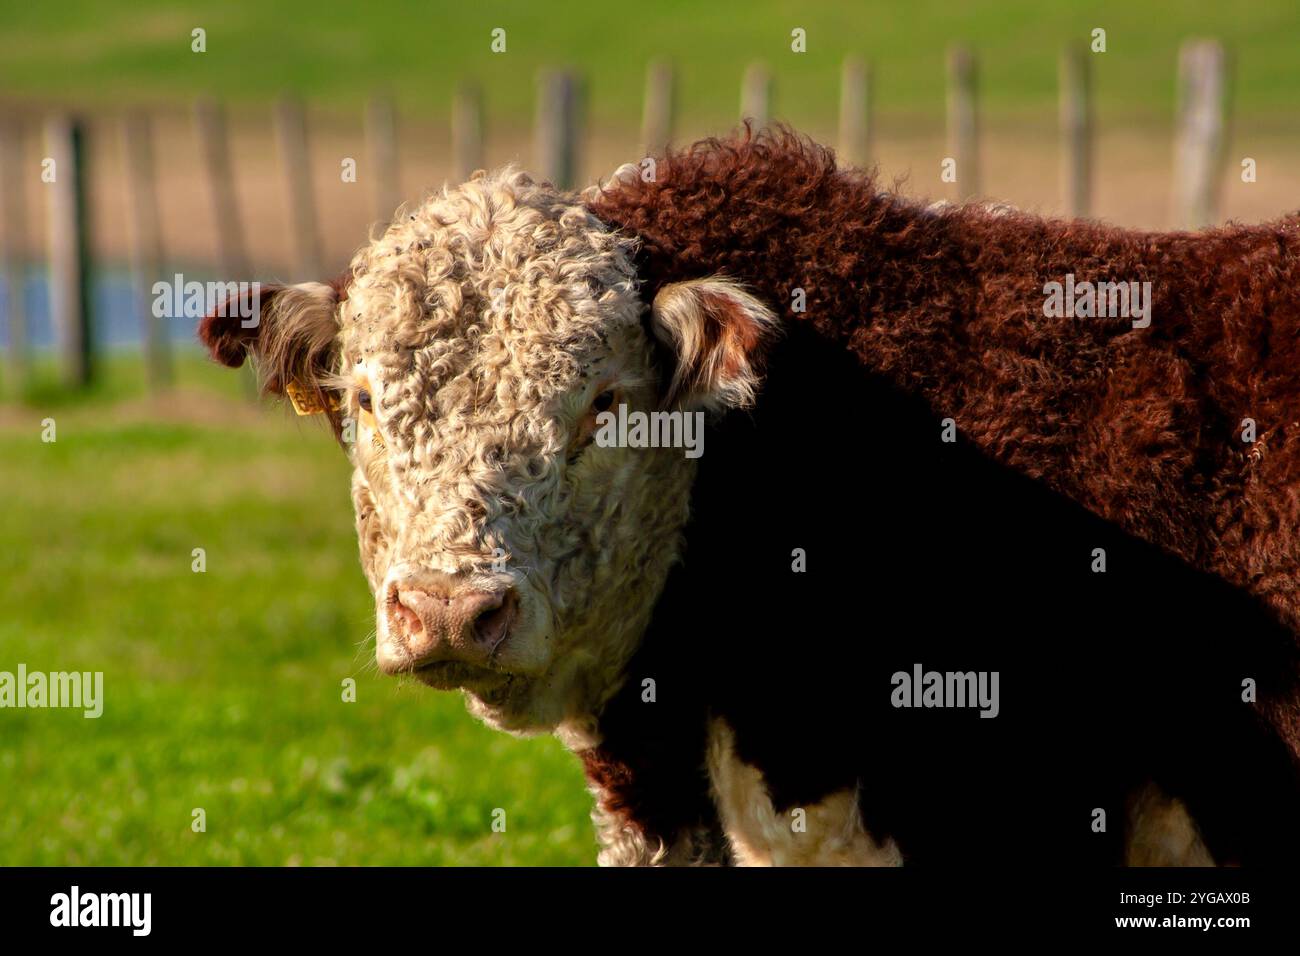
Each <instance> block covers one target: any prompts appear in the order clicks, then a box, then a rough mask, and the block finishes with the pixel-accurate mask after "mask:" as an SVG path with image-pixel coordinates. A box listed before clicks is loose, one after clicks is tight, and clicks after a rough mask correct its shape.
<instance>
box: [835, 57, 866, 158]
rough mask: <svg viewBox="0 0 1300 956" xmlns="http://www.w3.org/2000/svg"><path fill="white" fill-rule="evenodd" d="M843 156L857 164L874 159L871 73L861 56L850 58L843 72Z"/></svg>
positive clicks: (841, 131)
mask: <svg viewBox="0 0 1300 956" xmlns="http://www.w3.org/2000/svg"><path fill="white" fill-rule="evenodd" d="M839 145H840V150H839V152H840V159H841V160H842V161H843V162H845V163H847V164H849V165H853V166H866V165H867V164H868V163H870V161H871V72H870V69H869V68H868V67H867V64H866V62H865V61H863V60H862V59H861V58H860V57H846V58H845V60H844V66H843V68H842V69H841V71H840V144H839Z"/></svg>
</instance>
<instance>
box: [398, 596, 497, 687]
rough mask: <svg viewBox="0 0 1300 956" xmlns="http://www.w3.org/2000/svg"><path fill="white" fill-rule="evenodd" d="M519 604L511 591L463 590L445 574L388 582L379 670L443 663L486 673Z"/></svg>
mask: <svg viewBox="0 0 1300 956" xmlns="http://www.w3.org/2000/svg"><path fill="white" fill-rule="evenodd" d="M518 606H519V600H518V596H517V595H516V593H515V591H514V589H513V588H502V589H498V590H482V589H479V588H472V587H466V586H465V585H464V584H463V583H461V582H457V581H456V580H455V579H454V578H451V577H449V576H446V575H420V576H414V577H407V578H403V579H398V580H395V581H390V582H388V585H387V588H386V593H385V602H384V612H385V618H386V624H387V629H388V640H387V641H386V642H383V643H382V644H381V645H380V648H379V653H378V654H377V659H378V663H379V668H380V670H382V671H384V672H385V673H390V674H392V673H399V672H403V671H416V670H419V669H420V668H423V667H430V666H432V665H435V664H445V663H453V664H466V665H469V666H470V667H481V668H487V669H491V668H492V667H493V664H494V661H495V658H496V655H497V652H498V651H499V650H500V649H501V646H502V645H503V644H504V643H505V642H506V640H507V639H508V638H509V636H510V630H511V627H512V626H513V624H514V622H515V618H516V616H517V613H518ZM385 645H386V646H385Z"/></svg>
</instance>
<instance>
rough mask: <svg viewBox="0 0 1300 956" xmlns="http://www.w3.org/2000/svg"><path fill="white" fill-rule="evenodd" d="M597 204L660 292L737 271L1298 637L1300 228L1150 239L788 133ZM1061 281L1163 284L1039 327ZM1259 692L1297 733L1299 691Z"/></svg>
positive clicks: (667, 166)
mask: <svg viewBox="0 0 1300 956" xmlns="http://www.w3.org/2000/svg"><path fill="white" fill-rule="evenodd" d="M589 205H590V207H591V209H592V211H593V212H595V213H596V215H597V216H599V217H600V218H601V219H603V220H604V221H606V222H607V223H609V224H610V225H612V226H615V227H618V228H620V229H622V230H624V231H625V232H627V233H629V234H631V235H634V236H636V237H638V238H639V240H640V241H641V243H642V246H641V251H640V255H639V258H638V260H637V263H636V265H637V271H638V275H639V276H640V277H641V278H642V279H643V280H644V282H645V284H646V287H647V291H646V293H645V294H646V295H647V297H648V296H652V295H653V294H654V290H656V289H657V288H658V287H660V286H662V285H663V284H665V283H668V282H673V281H678V280H680V279H683V278H686V277H689V276H697V275H709V274H713V273H722V274H725V275H728V276H730V277H732V278H735V279H738V280H740V281H741V282H744V283H746V284H747V285H749V286H750V287H752V288H753V289H754V290H755V291H756V293H757V294H758V295H759V297H760V298H762V299H764V300H766V301H768V302H770V303H771V304H773V305H775V306H778V307H780V308H781V309H782V313H783V318H784V319H785V320H786V321H800V322H806V323H809V324H811V325H812V326H814V327H815V328H816V329H817V331H818V332H819V333H820V334H821V335H823V336H825V337H827V338H828V339H830V340H833V341H836V342H840V343H843V344H844V345H846V346H847V347H849V348H850V349H851V350H852V351H853V352H854V353H855V354H856V355H857V356H858V358H859V359H860V360H861V361H862V362H863V363H864V364H865V365H866V366H868V367H869V368H870V369H871V370H873V371H875V372H878V373H880V374H882V375H884V376H885V377H886V378H887V379H888V380H890V381H892V382H893V383H895V384H897V385H899V386H901V387H903V388H904V389H905V390H908V391H911V392H913V393H918V394H920V395H922V396H924V397H925V399H926V400H927V401H928V402H929V403H930V404H931V406H932V407H933V408H934V409H935V410H936V411H937V412H939V413H940V414H942V415H946V416H951V417H952V418H954V419H955V420H956V423H957V426H958V428H959V429H961V431H962V432H963V433H964V434H965V435H966V436H968V437H969V438H970V439H972V440H973V441H974V442H975V443H976V444H977V445H979V446H980V447H981V448H983V449H984V450H985V451H986V452H987V453H988V454H990V455H991V456H993V457H994V458H995V459H997V460H998V461H1000V462H1002V463H1004V464H1007V465H1010V466H1012V467H1014V468H1016V469H1017V470H1019V471H1021V472H1022V473H1024V474H1026V475H1029V476H1031V477H1033V478H1036V479H1041V480H1043V481H1045V482H1046V483H1047V484H1049V485H1050V486H1051V487H1052V488H1053V489H1055V490H1057V491H1059V492H1061V493H1063V494H1065V495H1067V496H1069V497H1070V498H1072V499H1074V500H1076V501H1078V502H1080V503H1082V504H1083V505H1085V506H1086V507H1088V508H1089V509H1091V510H1092V511H1094V512H1096V513H1097V514H1100V515H1101V516H1103V517H1105V518H1107V519H1109V520H1111V521H1114V522H1116V523H1117V524H1119V525H1120V526H1122V527H1123V528H1124V529H1126V530H1128V531H1130V532H1131V533H1134V534H1136V535H1137V536H1139V537H1141V538H1144V539H1146V540H1148V541H1151V542H1153V543H1155V544H1157V545H1159V546H1161V547H1162V548H1164V549H1166V550H1168V551H1170V552H1172V553H1174V554H1176V555H1178V556H1180V557H1182V558H1184V559H1185V560H1187V561H1188V562H1190V563H1192V564H1193V565H1195V566H1197V567H1199V568H1202V569H1205V570H1208V571H1211V572H1213V573H1216V574H1218V575H1220V576H1222V577H1223V578H1225V579H1226V580H1228V581H1229V582H1231V583H1232V584H1234V585H1236V586H1239V587H1242V588H1245V589H1248V590H1249V591H1250V592H1251V593H1252V594H1254V595H1256V596H1258V597H1259V598H1261V599H1262V600H1263V601H1265V602H1266V603H1267V604H1268V606H1269V607H1271V609H1272V610H1273V612H1274V613H1275V614H1276V615H1277V616H1278V617H1280V618H1281V619H1282V620H1283V621H1284V622H1285V623H1287V624H1288V625H1289V626H1290V627H1292V628H1293V629H1300V577H1298V572H1297V569H1298V568H1300V493H1298V492H1297V483H1298V482H1300V218H1298V217H1296V216H1288V217H1285V218H1282V219H1279V220H1276V221H1274V222H1271V223H1266V224H1263V225H1258V226H1239V225H1229V226H1225V227H1222V228H1218V229H1211V230H1207V231H1205V232H1202V233H1179V232H1175V233H1146V232H1135V231H1130V230H1124V229H1119V228H1115V227H1112V226H1107V225H1103V224H1100V223H1096V222H1089V221H1082V220H1080V221H1061V220H1050V219H1042V218H1039V217H1037V216H1032V215H1029V214H1025V213H1020V212H1014V211H1012V212H1007V211H1005V210H1000V211H997V212H994V211H990V210H987V209H985V208H983V207H979V206H965V207H952V208H951V209H947V210H944V211H942V212H936V211H934V210H931V209H928V208H927V207H925V206H924V205H922V204H919V203H915V202H911V201H908V200H905V199H903V198H900V197H899V196H898V195H896V194H894V193H892V192H889V191H885V190H881V189H880V188H879V187H878V186H877V184H876V182H875V180H874V179H873V177H872V176H871V175H870V174H868V173H864V172H861V171H858V170H841V169H838V168H837V167H836V165H835V161H834V157H833V154H832V153H831V151H830V150H828V149H825V148H823V147H820V146H817V145H815V144H812V143H811V142H809V141H807V140H804V139H801V138H799V137H797V136H795V135H794V134H793V133H791V132H789V131H788V130H779V131H777V132H774V133H763V134H759V135H756V136H753V135H750V134H749V133H748V131H747V132H746V133H745V134H744V135H742V136H740V137H737V138H733V139H729V140H725V141H718V140H707V141H704V142H701V143H697V144H695V145H694V146H691V147H689V148H687V149H685V150H682V151H680V152H675V153H671V154H669V155H668V156H666V157H664V158H663V159H662V160H660V161H659V162H658V165H657V175H656V179H655V181H653V182H645V181H643V180H642V179H641V178H640V177H626V178H622V179H619V180H617V181H615V182H613V183H612V184H611V185H609V186H608V187H607V188H605V189H604V190H603V191H602V192H600V193H599V194H596V195H594V196H592V197H590V199H589ZM1067 273H1074V274H1075V275H1076V276H1077V278H1078V280H1079V281H1082V280H1085V279H1086V280H1091V281H1100V280H1112V281H1130V280H1133V281H1150V282H1151V283H1152V284H1153V302H1154V311H1153V319H1152V323H1151V326H1150V327H1149V328H1146V329H1134V328H1133V327H1132V324H1131V322H1130V320H1129V319H1126V318H1066V319H1054V318H1046V317H1044V315H1043V311H1042V308H1043V302H1044V293H1043V287H1044V283H1046V282H1052V281H1058V282H1059V281H1063V280H1064V277H1065V275H1066V274H1067ZM795 288H802V289H804V290H805V291H806V293H807V311H806V313H793V312H791V311H790V308H789V306H790V303H791V301H792V298H791V297H792V292H793V290H794V289H795ZM1246 417H1249V418H1253V419H1254V420H1255V421H1256V422H1257V423H1258V424H1257V427H1258V435H1259V440H1258V441H1257V442H1256V443H1255V444H1253V445H1250V444H1245V443H1243V441H1242V440H1241V437H1240V436H1241V423H1242V419H1243V418H1246ZM1261 704H1262V706H1263V707H1264V708H1265V709H1266V711H1267V712H1268V714H1269V716H1270V719H1271V720H1272V722H1273V723H1274V724H1275V725H1276V726H1277V727H1278V728H1279V729H1280V730H1281V731H1282V732H1283V733H1284V734H1285V735H1286V736H1287V738H1288V739H1289V740H1290V741H1291V742H1292V745H1293V746H1297V747H1300V702H1297V701H1294V700H1265V701H1261Z"/></svg>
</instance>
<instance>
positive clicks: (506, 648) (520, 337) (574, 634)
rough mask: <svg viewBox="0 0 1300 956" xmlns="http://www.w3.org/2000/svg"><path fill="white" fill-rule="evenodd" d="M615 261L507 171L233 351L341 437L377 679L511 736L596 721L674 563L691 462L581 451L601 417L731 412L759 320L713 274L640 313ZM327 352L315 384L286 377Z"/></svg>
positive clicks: (603, 241) (622, 242) (610, 246)
mask: <svg viewBox="0 0 1300 956" xmlns="http://www.w3.org/2000/svg"><path fill="white" fill-rule="evenodd" d="M630 253H631V243H630V242H629V241H628V240H627V239H625V238H622V237H619V236H617V235H615V234H612V233H611V232H610V231H609V230H608V229H607V228H606V227H605V226H604V225H603V224H601V223H600V222H599V221H598V220H596V219H595V218H593V217H592V216H591V215H590V214H589V213H588V212H587V211H586V209H585V208H584V207H583V206H582V205H581V204H580V203H579V202H578V200H577V199H576V197H574V196H572V195H570V194H562V193H558V192H556V191H554V190H552V189H550V188H549V187H544V186H538V185H535V184H534V183H533V182H532V181H531V180H530V179H529V178H528V177H527V176H525V175H524V174H522V173H519V172H517V171H513V170H509V169H507V170H505V171H503V172H501V173H498V174H496V175H493V176H489V177H484V178H479V179H476V180H474V181H472V182H470V183H467V184H465V185H464V186H461V187H460V188H458V189H454V190H448V191H445V192H444V194H443V195H442V196H440V197H436V198H434V199H432V200H429V201H428V202H426V203H425V204H424V205H422V206H420V207H419V208H417V209H415V210H414V212H413V213H412V212H408V214H407V215H406V216H405V217H404V218H401V219H399V220H398V221H397V222H396V223H395V224H394V225H393V226H391V227H390V228H389V229H388V231H387V233H386V234H385V235H383V236H382V237H381V238H380V239H378V240H375V241H373V242H372V243H370V245H369V246H368V247H366V248H365V249H363V250H362V251H361V252H360V253H358V255H357V256H356V258H355V259H354V260H353V263H352V270H351V272H352V278H351V282H350V284H349V285H348V287H347V290H346V294H345V297H344V298H343V299H342V301H338V297H337V296H336V295H335V293H334V292H333V290H331V289H330V288H329V287H326V286H320V285H305V286H295V287H290V288H288V289H285V290H283V291H281V292H280V293H278V294H277V295H276V296H275V297H274V298H273V299H272V300H271V306H270V308H269V310H268V308H266V307H264V309H263V316H264V319H265V321H263V322H262V328H261V330H260V332H259V333H258V335H257V340H256V341H255V342H250V343H248V344H246V345H245V346H244V347H245V348H247V349H248V350H250V351H252V352H253V353H254V354H255V355H257V356H258V357H259V358H260V359H261V364H262V366H263V372H264V374H266V371H267V366H271V371H272V376H271V377H272V380H273V382H278V383H279V384H280V385H283V384H285V383H286V382H289V381H294V382H299V384H300V387H301V385H307V386H309V387H315V386H320V387H324V388H327V389H329V390H330V391H331V392H332V393H333V394H334V396H335V398H336V400H337V401H339V402H341V409H340V414H341V416H342V417H343V418H344V422H345V426H346V423H347V421H348V420H349V419H350V420H352V421H354V422H355V440H354V441H351V442H350V443H349V444H348V449H349V454H350V456H351V459H352V462H353V465H354V473H353V479H352V497H353V502H354V505H355V508H356V516H357V531H358V536H359V539H360V546H361V560H362V565H363V567H364V570H365V573H366V576H367V578H368V580H369V582H370V586H371V589H372V591H373V592H374V596H375V613H376V620H377V625H376V659H377V661H378V664H379V667H380V669H381V670H382V671H384V672H385V673H390V674H411V675H414V676H415V677H416V678H417V679H419V680H420V681H422V682H424V683H426V684H429V685H431V686H433V687H437V688H454V687H460V688H463V689H464V690H465V692H466V694H467V697H468V700H469V705H470V708H471V710H472V711H473V712H475V713H476V714H477V715H479V716H480V717H482V718H484V719H485V720H487V721H488V722H489V723H491V724H493V725H494V726H498V727H501V728H504V729H510V730H518V731H526V730H541V729H550V728H553V727H555V726H557V725H559V724H561V723H563V722H566V721H570V722H571V721H583V720H584V719H585V718H586V717H588V716H589V715H590V714H592V713H593V712H594V711H595V710H596V709H597V708H598V707H599V705H600V703H601V702H602V700H603V698H604V697H605V696H607V695H608V694H609V693H611V692H612V691H613V690H615V689H616V688H617V686H618V683H619V681H620V679H621V676H622V671H623V668H624V666H625V664H626V662H627V659H628V658H629V657H630V655H631V654H632V652H633V651H634V650H635V647H636V643H637V641H638V639H639V637H640V636H641V634H642V633H643V631H644V629H645V627H646V625H647V624H648V622H649V618H650V614H651V611H652V610H653V606H654V603H655V600H656V599H657V597H658V595H659V592H660V590H661V588H662V586H663V582H664V579H665V577H666V575H667V571H668V568H669V566H670V564H671V563H672V562H673V560H674V559H675V558H676V557H677V554H678V551H679V548H680V540H679V539H680V535H681V530H682V527H683V525H684V523H685V521H686V518H687V507H688V499H689V491H690V486H691V481H692V478H693V474H694V470H693V469H694V462H693V461H692V460H691V459H690V458H688V457H687V455H686V454H685V450H684V449H683V448H680V447H677V448H673V447H668V448H664V447H659V448H653V447H616V446H615V447H608V446H606V445H604V444H603V443H601V442H597V441H595V440H594V439H595V437H596V432H597V416H598V415H600V413H602V412H605V411H612V412H617V411H618V409H619V406H625V407H626V411H627V412H628V413H633V412H637V411H640V412H645V413H651V412H655V411H657V410H660V409H674V410H679V411H684V412H686V413H693V412H694V411H696V410H707V411H715V410H717V409H720V408H722V407H725V406H728V405H739V404H745V403H746V402H747V401H749V400H750V399H751V398H752V394H753V389H754V386H755V376H756V373H755V370H754V365H753V364H752V360H753V359H754V358H755V356H756V353H757V351H758V348H759V346H760V345H761V343H762V341H763V340H764V339H765V338H766V334H767V332H768V331H769V330H770V329H771V327H772V325H773V322H774V320H773V317H772V315H771V313H770V312H768V311H767V310H766V309H765V308H764V307H763V306H762V305H761V304H760V303H758V302H757V301H756V300H755V299H753V298H752V297H751V296H749V295H747V294H746V293H745V292H743V291H742V290H741V289H739V288H738V287H737V286H735V285H734V284H732V283H729V282H727V281H725V280H721V279H717V278H713V279H705V280H702V281H699V282H687V283H679V284H676V285H671V286H667V287H665V288H664V289H663V290H661V291H660V292H659V295H658V296H657V297H656V299H655V301H654V303H653V307H652V309H651V311H650V314H649V315H648V316H647V315H646V308H645V305H644V304H643V303H642V301H641V299H640V298H639V295H638V289H637V285H636V276H635V275H634V272H633V268H632V264H631V259H630ZM207 337H208V341H209V344H210V345H211V346H212V347H213V350H214V352H217V353H218V354H221V349H220V348H219V345H218V344H214V342H213V338H212V336H211V335H210V334H208V335H207ZM655 339H658V340H659V342H660V343H661V345H660V346H656V344H655V342H654V340H655ZM304 342H314V343H316V344H315V345H304V344H303V343H304ZM326 342H328V343H329V345H328V348H327V349H324V351H327V352H328V354H329V356H330V357H329V368H330V374H328V375H323V376H322V375H319V374H317V375H315V379H316V380H315V381H309V382H300V380H301V379H302V378H303V377H304V375H305V374H310V373H304V371H303V369H304V367H306V366H310V365H311V363H310V362H303V361H302V360H301V354H302V353H303V352H304V351H310V350H312V349H315V350H316V351H317V352H320V351H322V345H321V343H326ZM295 354H296V355H298V356H299V358H298V359H296V360H295V359H292V358H285V356H290V357H292V356H294V355H295ZM277 363H279V365H280V366H288V367H287V368H284V367H281V368H279V369H277V368H276V365H277ZM273 387H275V385H274V384H273ZM344 435H345V437H349V438H350V437H352V436H351V434H350V433H349V432H348V430H347V429H346V427H345V429H344Z"/></svg>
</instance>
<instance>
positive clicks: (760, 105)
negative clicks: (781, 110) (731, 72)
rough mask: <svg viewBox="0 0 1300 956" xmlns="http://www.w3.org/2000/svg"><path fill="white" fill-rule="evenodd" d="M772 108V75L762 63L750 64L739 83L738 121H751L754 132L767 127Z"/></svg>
mask: <svg viewBox="0 0 1300 956" xmlns="http://www.w3.org/2000/svg"><path fill="white" fill-rule="evenodd" d="M771 108H772V74H771V73H770V72H769V71H768V69H767V67H766V66H764V65H763V64H762V63H751V64H750V65H749V66H748V67H747V68H746V69H745V76H744V78H743V79H742V80H741V81H740V119H741V122H744V121H745V120H747V119H749V120H753V122H754V130H755V131H758V130H760V129H762V128H763V127H764V126H766V125H767V123H768V120H769V119H770V118H771Z"/></svg>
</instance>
